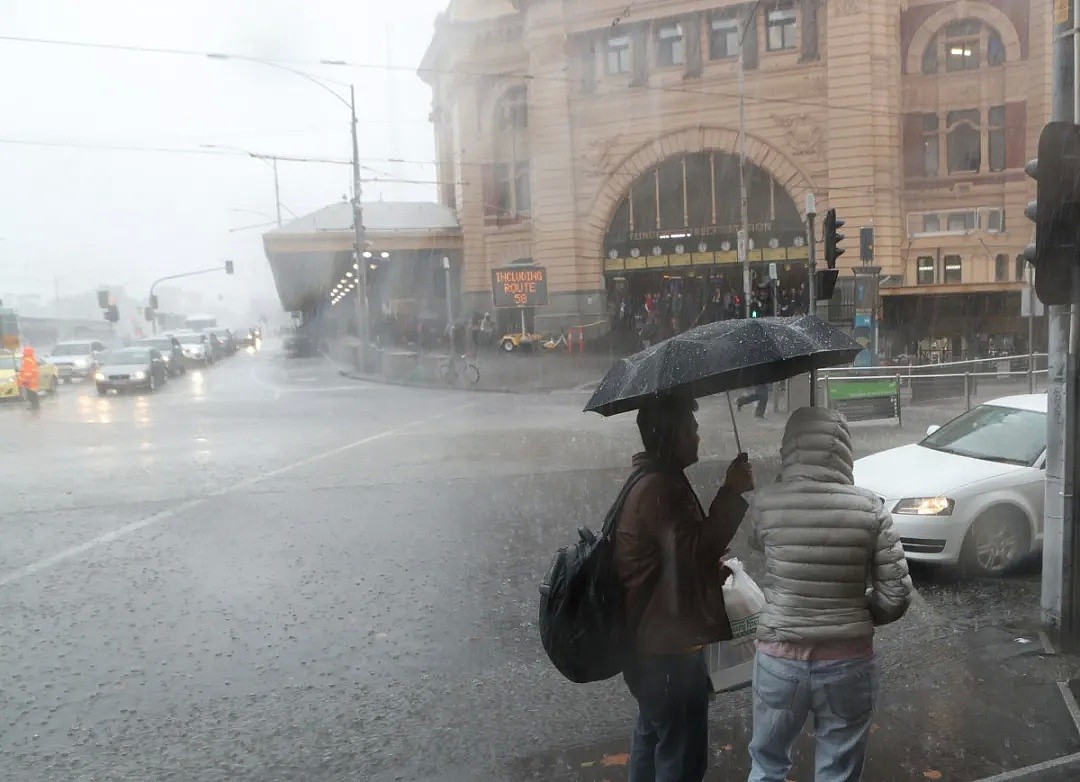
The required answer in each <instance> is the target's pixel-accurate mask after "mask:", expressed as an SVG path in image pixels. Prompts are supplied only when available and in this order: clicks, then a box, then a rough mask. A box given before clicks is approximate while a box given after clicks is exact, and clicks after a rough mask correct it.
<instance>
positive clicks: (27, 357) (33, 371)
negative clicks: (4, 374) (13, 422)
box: [16, 347, 41, 410]
mask: <svg viewBox="0 0 1080 782" xmlns="http://www.w3.org/2000/svg"><path fill="white" fill-rule="evenodd" d="M16 382H17V383H18V386H19V388H21V389H22V390H23V393H24V394H26V400H27V401H28V402H29V403H30V409H31V410H37V409H38V408H40V406H41V397H40V396H39V394H38V391H39V389H40V387H41V372H40V371H39V370H38V362H37V359H36V358H35V357H34V349H33V348H29V347H28V348H23V354H22V366H21V367H19V377H18V379H17V381H16Z"/></svg>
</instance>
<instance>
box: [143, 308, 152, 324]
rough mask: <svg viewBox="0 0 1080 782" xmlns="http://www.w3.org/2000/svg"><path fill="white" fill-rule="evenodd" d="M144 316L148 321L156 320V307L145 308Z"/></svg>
mask: <svg viewBox="0 0 1080 782" xmlns="http://www.w3.org/2000/svg"><path fill="white" fill-rule="evenodd" d="M143 317H144V318H146V319H147V320H148V321H150V322H153V320H154V308H153V307H147V308H146V309H144V310H143Z"/></svg>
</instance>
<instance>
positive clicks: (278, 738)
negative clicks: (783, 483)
mask: <svg viewBox="0 0 1080 782" xmlns="http://www.w3.org/2000/svg"><path fill="white" fill-rule="evenodd" d="M587 396H588V392H583V391H574V390H570V391H565V392H558V393H547V394H542V395H535V394H513V395H510V394H470V393H468V392H463V391H453V390H435V389H425V388H401V387H391V386H383V385H379V384H374V383H368V382H363V381H355V380H349V379H346V378H342V377H341V376H340V375H339V374H338V372H337V370H336V368H335V367H334V366H332V365H331V364H330V363H329V362H327V361H325V360H323V359H310V360H308V359H305V360H293V361H286V360H285V359H283V358H281V357H280V355H279V354H278V352H277V350H276V349H275V348H274V346H273V345H270V346H268V349H267V350H264V351H263V352H261V353H259V354H254V355H251V354H244V353H242V354H239V355H237V356H236V357H234V358H232V359H230V360H228V361H227V362H224V363H223V364H222V365H220V366H219V367H216V368H214V369H213V370H211V371H209V372H204V373H202V372H200V373H189V375H188V376H187V377H185V378H182V379H179V380H177V381H174V382H171V383H170V384H169V385H168V386H167V387H166V388H165V389H163V390H162V391H161V392H160V393H158V394H155V395H153V396H149V395H131V396H122V397H109V398H104V399H101V398H98V397H97V395H96V394H95V393H94V392H93V389H92V387H87V386H64V387H62V388H61V393H60V396H59V398H57V399H56V400H47V401H46V403H45V404H44V405H43V409H42V411H41V414H40V416H38V417H37V418H31V417H29V416H28V414H27V413H26V412H25V411H24V410H22V409H21V408H18V407H12V406H4V407H0V439H2V441H3V443H4V444H5V447H4V449H3V450H2V451H0V475H2V476H3V479H2V486H3V497H2V501H0V615H2V616H3V617H4V631H5V632H4V633H3V636H2V641H0V779H4V780H7V779H11V780H17V781H18V782H22V781H23V780H26V782H37V781H38V780H62V781H67V780H95V781H96V780H140V781H141V780H219V779H220V780H259V781H260V782H263V781H264V780H290V781H292V780H296V781H299V780H304V781H306V780H338V779H363V780H373V781H375V782H382V781H384V780H511V781H513V782H525V781H526V780H597V781H599V780H604V779H607V780H611V781H612V782H615V780H623V779H625V753H626V751H627V749H628V735H629V729H630V725H631V722H632V720H633V716H634V704H633V702H632V700H631V699H630V698H629V697H628V695H627V694H626V692H625V688H624V687H623V686H622V683H621V682H620V681H619V680H612V681H609V682H603V683H600V684H594V685H588V686H578V685H572V684H570V683H568V682H566V681H565V680H562V679H561V678H560V677H559V676H558V674H557V673H556V672H555V671H554V670H553V669H552V667H551V666H550V664H549V663H548V662H547V660H546V658H545V657H544V655H543V652H542V650H541V648H540V646H539V642H538V638H537V631H536V607H537V589H536V585H537V583H538V581H539V579H540V577H541V575H542V573H543V571H544V570H545V569H546V567H547V565H548V562H549V559H550V556H551V554H552V552H553V551H554V550H555V549H556V548H557V547H558V546H560V545H565V544H566V543H567V542H569V541H570V540H571V538H572V537H573V534H574V533H573V530H574V529H576V527H577V526H579V525H581V524H589V525H594V526H595V524H596V523H597V521H598V520H599V519H600V518H601V517H602V515H603V511H604V509H605V508H606V505H607V504H608V503H609V502H610V500H611V499H612V497H613V495H614V494H615V493H616V491H617V489H618V486H619V484H620V482H621V479H622V478H623V476H624V475H625V473H626V469H627V461H628V457H629V454H631V453H632V452H633V451H634V450H635V448H636V433H635V431H634V423H633V418H632V417H626V416H624V417H622V418H616V419H612V420H604V419H601V418H599V417H597V416H585V415H583V414H581V413H580V409H581V406H582V405H583V404H584V401H585V399H586V398H587ZM959 404H961V405H962V402H961V403H959ZM956 412H958V408H957V405H956V404H952V405H949V404H946V405H942V406H940V407H938V408H919V409H912V410H911V412H910V413H909V412H907V411H905V426H904V427H903V428H898V427H896V426H892V425H884V426H881V425H863V426H860V427H858V428H857V429H856V443H857V447H858V448H859V449H860V454H862V453H867V452H870V451H872V450H878V449H881V448H885V447H890V446H891V445H896V444H900V443H903V442H910V441H912V440H915V439H917V437H918V435H919V433H920V432H921V431H924V430H925V427H926V425H927V424H928V423H933V422H938V423H940V422H941V421H942V420H944V419H945V418H948V417H950V416H951V415H952V414H955V413H956ZM699 417H700V419H701V422H702V425H701V431H702V437H703V461H702V463H701V464H699V465H697V466H695V467H694V468H693V469H692V471H691V478H692V480H693V481H694V483H695V485H696V486H697V487H698V488H699V490H700V491H701V492H702V494H705V493H706V491H707V490H708V487H710V486H712V487H715V486H716V484H717V482H718V481H719V480H720V476H721V475H722V471H723V468H724V466H725V465H726V462H727V460H730V459H731V458H732V457H734V455H735V451H736V449H735V446H734V442H733V439H732V437H731V436H730V430H731V425H730V422H728V420H727V408H726V405H723V404H721V402H720V401H719V400H709V401H707V402H705V404H703V406H702V411H701V414H700V416H699ZM782 425H783V421H782V416H779V415H776V416H772V417H771V418H770V419H768V420H766V421H764V422H758V421H754V420H753V419H752V417H751V416H750V414H749V413H744V415H743V417H742V418H741V419H740V428H741V432H742V435H743V442H744V446H749V450H750V452H751V456H752V458H753V459H754V463H755V470H756V474H757V478H758V480H759V481H767V480H769V479H770V478H771V477H772V474H773V473H774V471H775V468H776V460H775V456H774V454H775V451H776V445H777V443H778V440H779V434H780V431H781V429H782ZM733 547H734V549H735V552H736V553H737V554H739V555H740V556H742V557H743V558H744V559H745V560H746V561H747V563H748V568H749V569H750V572H751V573H752V574H753V573H757V572H760V568H761V562H760V560H759V559H758V558H756V557H755V556H751V555H750V554H749V553H748V548H747V546H746V544H745V539H744V537H742V536H740V537H739V538H737V539H736V541H735V543H734V546H733ZM915 579H916V583H917V586H918V587H919V599H918V600H917V602H916V605H915V606H914V607H913V608H912V610H911V612H910V614H909V616H908V617H907V618H906V619H905V620H904V621H902V622H900V623H898V624H896V625H893V626H890V627H888V628H885V629H884V630H883V631H882V632H881V633H880V635H879V641H878V651H879V655H880V658H881V665H882V670H883V672H884V682H883V688H882V700H881V708H880V711H879V714H878V717H877V719H876V729H875V732H874V737H873V740H872V742H871V748H870V755H869V760H868V769H867V774H866V779H868V780H872V781H873V782H877V781H878V780H881V781H883V782H887V781H888V780H926V779H930V780H935V779H942V780H978V779H982V778H987V777H992V776H993V775H995V774H999V773H1002V772H1008V771H1009V770H1013V769H1020V768H1023V767H1026V766H1032V765H1034V764H1039V763H1042V762H1045V761H1050V760H1052V759H1054V758H1059V757H1063V756H1067V755H1069V754H1071V753H1077V752H1080V737H1078V733H1077V728H1076V726H1075V725H1074V723H1073V718H1072V715H1070V712H1069V709H1068V707H1067V705H1066V701H1065V699H1064V698H1063V697H1062V691H1061V689H1060V688H1059V687H1058V684H1057V683H1058V682H1063V681H1068V680H1070V679H1073V678H1077V674H1076V671H1077V668H1078V667H1080V665H1078V661H1077V660H1076V658H1070V657H1067V656H1063V655H1058V654H1053V653H1052V651H1048V650H1047V648H1046V647H1045V645H1044V641H1043V638H1042V637H1041V636H1040V635H1039V633H1038V628H1037V627H1035V626H1034V625H1033V624H1032V622H1033V620H1035V619H1036V618H1037V610H1038V594H1039V577H1038V570H1037V564H1033V565H1032V566H1031V567H1029V568H1027V569H1025V570H1022V571H1021V572H1019V573H1017V574H1014V575H1012V576H1010V577H1008V578H1005V579H1000V580H970V579H966V578H961V577H959V576H957V575H956V574H954V573H952V572H950V571H941V570H933V569H927V568H916V570H915ZM749 706H750V700H749V693H747V692H746V691H743V692H739V693H734V694H731V695H726V696H722V697H721V698H720V699H718V700H717V701H716V703H714V705H713V707H712V712H711V722H710V725H711V732H712V753H713V759H712V769H711V771H710V776H709V779H710V780H722V779H724V780H726V779H740V778H745V773H746V769H747V758H746V753H745V746H746V742H747V739H748V730H749V724H748V720H747V715H748V714H749ZM809 740H810V739H809V737H804V740H803V741H802V743H800V745H799V751H798V754H799V759H798V763H797V765H796V768H795V770H794V771H793V772H792V774H791V778H792V779H795V780H798V781H799V782H804V780H810V779H811V776H810V773H809V771H808V769H809V768H810V765H809V759H808V758H809V755H808V753H809V746H810V745H809ZM1077 773H1078V772H1077V770H1076V766H1075V764H1074V765H1059V766H1054V767H1051V768H1047V769H1045V770H1044V771H1039V772H1035V773H1033V774H1028V775H1026V776H1018V777H1011V778H1018V779H1032V780H1035V779H1038V780H1064V779H1070V780H1074V779H1077V778H1078V776H1077Z"/></svg>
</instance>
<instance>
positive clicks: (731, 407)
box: [724, 391, 743, 453]
mask: <svg viewBox="0 0 1080 782" xmlns="http://www.w3.org/2000/svg"><path fill="white" fill-rule="evenodd" d="M724 394H725V395H726V396H727V409H728V412H729V413H731V428H732V429H733V430H734V431H735V447H736V448H738V449H739V453H742V452H743V449H742V442H741V441H740V440H739V424H738V422H737V421H736V420H735V406H734V405H733V404H731V392H730V391H725V392H724Z"/></svg>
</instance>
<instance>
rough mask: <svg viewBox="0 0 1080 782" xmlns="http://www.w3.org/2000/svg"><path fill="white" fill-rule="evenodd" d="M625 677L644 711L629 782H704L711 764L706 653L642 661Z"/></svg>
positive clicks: (636, 732) (636, 734) (634, 742)
mask: <svg viewBox="0 0 1080 782" xmlns="http://www.w3.org/2000/svg"><path fill="white" fill-rule="evenodd" d="M623 677H624V678H625V679H626V684H627V686H628V687H629V688H630V693H631V694H632V695H633V696H634V697H635V698H636V699H637V702H638V711H639V713H638V720H637V725H636V726H635V727H634V738H633V740H632V741H631V743H630V778H629V782H701V779H702V778H703V777H704V776H705V769H706V768H707V767H708V763H709V674H708V671H707V669H706V667H705V656H704V654H702V653H701V652H698V653H696V654H673V655H657V656H650V657H641V658H638V659H637V660H636V661H634V662H633V663H631V664H630V665H628V666H627V667H626V670H625V671H624V672H623Z"/></svg>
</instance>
